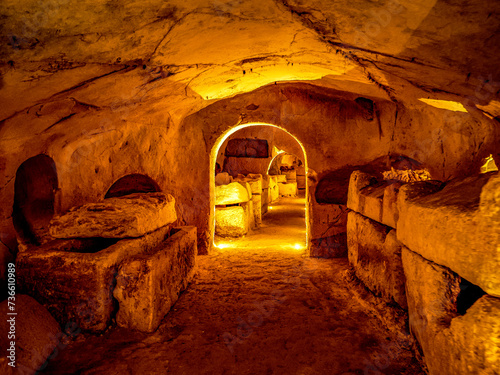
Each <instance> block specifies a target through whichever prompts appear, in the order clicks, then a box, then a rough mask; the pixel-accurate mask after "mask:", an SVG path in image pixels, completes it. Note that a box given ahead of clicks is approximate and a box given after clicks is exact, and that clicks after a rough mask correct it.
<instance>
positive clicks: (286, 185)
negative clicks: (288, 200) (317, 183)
mask: <svg viewBox="0 0 500 375" xmlns="http://www.w3.org/2000/svg"><path fill="white" fill-rule="evenodd" d="M278 189H279V192H280V196H282V197H296V196H297V193H298V190H297V182H279V183H278Z"/></svg>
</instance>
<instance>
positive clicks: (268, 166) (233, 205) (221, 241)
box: [210, 123, 309, 252]
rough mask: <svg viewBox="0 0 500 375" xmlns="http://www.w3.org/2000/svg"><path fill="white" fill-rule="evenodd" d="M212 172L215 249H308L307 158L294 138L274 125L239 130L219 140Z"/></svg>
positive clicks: (212, 159)
mask: <svg viewBox="0 0 500 375" xmlns="http://www.w3.org/2000/svg"><path fill="white" fill-rule="evenodd" d="M210 171H211V173H210V204H211V211H210V212H211V217H210V233H211V242H212V245H213V246H214V247H216V248H218V249H229V250H232V249H236V248H238V249H240V250H242V249H243V248H246V247H248V248H253V249H255V248H273V249H281V250H285V251H294V252H297V251H303V252H306V251H307V249H308V248H309V235H308V232H309V212H308V206H309V205H308V202H307V199H308V191H307V183H306V181H307V179H306V173H307V155H306V151H305V149H304V147H303V145H302V143H301V142H300V141H299V140H298V139H297V138H296V137H295V136H294V135H293V134H291V133H290V132H288V131H287V130H285V129H283V128H281V127H279V126H276V125H272V124H262V123H249V124H243V125H238V126H235V127H233V128H231V129H230V130H228V131H226V132H225V133H224V134H222V135H221V136H220V137H219V138H218V139H217V141H216V142H215V144H214V146H213V148H212V152H211V158H210ZM261 176H262V177H261Z"/></svg>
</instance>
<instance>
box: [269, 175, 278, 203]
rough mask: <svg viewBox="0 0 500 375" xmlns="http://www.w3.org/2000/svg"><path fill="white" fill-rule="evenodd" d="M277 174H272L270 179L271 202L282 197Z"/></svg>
mask: <svg viewBox="0 0 500 375" xmlns="http://www.w3.org/2000/svg"><path fill="white" fill-rule="evenodd" d="M277 180H278V179H277V177H276V176H270V179H269V203H272V202H274V201H277V200H278V199H279V197H280V190H279V187H278V181H277Z"/></svg>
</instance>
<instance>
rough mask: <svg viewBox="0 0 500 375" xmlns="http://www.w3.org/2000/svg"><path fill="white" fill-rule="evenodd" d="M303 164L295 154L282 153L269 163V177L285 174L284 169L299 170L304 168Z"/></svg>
mask: <svg viewBox="0 0 500 375" xmlns="http://www.w3.org/2000/svg"><path fill="white" fill-rule="evenodd" d="M303 165H304V164H303V162H302V160H300V158H299V157H297V156H296V155H294V154H290V153H288V152H280V153H279V154H277V155H276V156H275V157H274V158H273V159H272V160H271V162H270V163H269V167H268V169H267V173H268V174H269V175H277V174H281V173H282V172H283V169H284V168H286V169H290V168H293V169H297V168H299V167H302V168H303Z"/></svg>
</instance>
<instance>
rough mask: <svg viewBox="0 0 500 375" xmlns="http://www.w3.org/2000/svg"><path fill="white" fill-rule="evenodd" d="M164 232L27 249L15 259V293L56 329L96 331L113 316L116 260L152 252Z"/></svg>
mask: <svg viewBox="0 0 500 375" xmlns="http://www.w3.org/2000/svg"><path fill="white" fill-rule="evenodd" d="M169 233H170V227H168V226H166V227H163V228H160V229H158V230H156V231H154V232H152V233H149V234H147V235H145V236H143V237H139V238H131V239H124V240H120V241H116V240H110V239H82V240H55V241H52V242H50V243H47V244H45V245H42V246H39V247H35V248H29V249H28V250H26V251H24V252H22V253H19V254H18V256H17V259H16V265H17V266H16V268H17V282H18V287H19V290H20V292H21V293H25V294H28V295H30V296H32V297H33V298H35V299H36V300H37V301H39V302H40V303H42V304H43V305H44V306H45V307H46V308H47V309H48V310H49V311H50V313H51V314H52V315H53V316H54V317H55V319H56V320H57V321H58V322H59V323H60V324H61V325H62V326H64V325H65V324H66V323H67V322H75V323H76V324H77V325H78V327H80V328H81V329H82V330H86V331H90V332H101V331H103V330H105V329H106V328H107V326H108V325H109V323H110V322H111V318H112V316H113V314H114V312H115V305H114V300H113V295H112V293H113V288H114V285H115V276H116V272H117V271H118V267H119V265H120V264H121V262H123V261H124V260H125V259H127V258H128V257H131V256H134V255H137V254H141V253H143V252H147V251H149V250H151V249H153V248H155V247H156V246H157V245H158V244H159V243H160V242H162V241H163V240H164V239H165V237H167V236H168V234H169Z"/></svg>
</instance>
